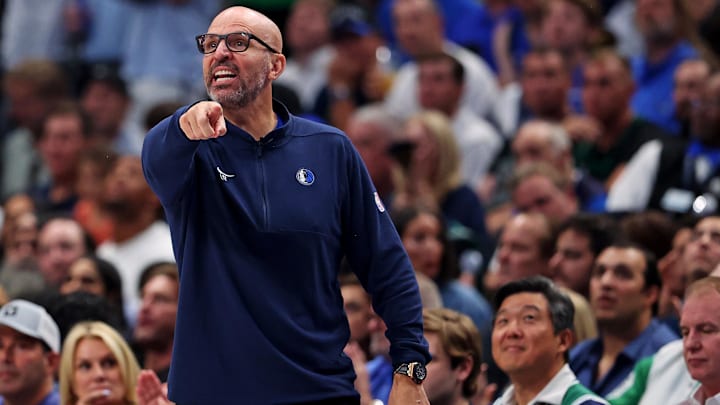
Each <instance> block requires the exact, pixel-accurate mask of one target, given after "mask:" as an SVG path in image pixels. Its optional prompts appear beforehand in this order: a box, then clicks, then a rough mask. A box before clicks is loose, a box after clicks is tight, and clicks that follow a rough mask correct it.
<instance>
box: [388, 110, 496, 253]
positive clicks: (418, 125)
mask: <svg viewBox="0 0 720 405" xmlns="http://www.w3.org/2000/svg"><path fill="white" fill-rule="evenodd" d="M402 139H403V140H404V142H405V143H406V144H408V145H409V146H410V149H411V151H412V152H411V153H410V155H409V159H407V160H406V161H405V162H403V161H400V162H399V163H400V164H401V165H402V166H404V169H405V170H404V175H403V176H402V179H400V180H399V181H398V187H397V190H396V194H395V197H394V200H393V205H392V210H393V211H394V210H396V209H402V208H407V207H412V206H421V207H425V208H429V209H432V210H435V211H437V212H440V213H442V215H443V217H444V219H445V220H446V221H447V222H448V224H449V225H450V226H451V228H452V226H453V224H460V225H462V226H464V227H465V228H467V229H470V230H471V231H472V232H473V234H474V237H475V238H474V240H475V241H476V242H477V243H478V244H479V247H480V249H481V250H482V253H484V254H486V255H489V253H490V251H491V243H490V237H489V235H488V234H487V229H486V227H485V209H484V207H483V205H482V203H481V202H480V199H479V198H478V196H477V194H475V192H474V191H473V190H472V189H471V188H470V187H469V186H468V185H466V184H465V183H463V180H462V175H461V172H460V151H459V149H458V145H457V142H456V141H455V135H454V134H453V129H452V125H451V123H450V120H449V119H448V118H447V116H446V115H445V114H443V113H441V112H439V111H422V112H420V113H418V114H416V115H414V116H412V117H411V118H410V119H408V120H407V121H406V122H405V125H404V127H403V135H402ZM403 163H404V164H403ZM453 229H454V228H453Z"/></svg>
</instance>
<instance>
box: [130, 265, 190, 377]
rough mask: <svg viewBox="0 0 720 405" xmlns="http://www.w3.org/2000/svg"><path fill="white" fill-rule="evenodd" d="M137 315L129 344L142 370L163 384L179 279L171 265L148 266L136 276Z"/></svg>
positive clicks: (171, 344)
mask: <svg viewBox="0 0 720 405" xmlns="http://www.w3.org/2000/svg"><path fill="white" fill-rule="evenodd" d="M139 287H140V288H139V291H140V299H141V301H142V304H141V305H140V312H139V313H138V316H137V324H136V325H135V330H134V331H133V337H132V341H133V344H134V347H135V348H136V352H135V353H136V354H137V355H138V356H137V358H138V361H139V362H140V364H141V365H142V368H143V369H146V370H153V371H155V373H156V374H157V375H158V378H159V379H160V381H162V382H165V381H167V377H168V373H169V371H170V360H171V358H172V349H173V341H174V337H175V318H176V315H177V310H178V295H179V292H178V288H179V275H178V271H177V265H176V264H175V263H168V262H161V263H155V264H152V265H150V266H148V267H147V268H146V269H145V270H143V272H142V274H141V275H140V285H139Z"/></svg>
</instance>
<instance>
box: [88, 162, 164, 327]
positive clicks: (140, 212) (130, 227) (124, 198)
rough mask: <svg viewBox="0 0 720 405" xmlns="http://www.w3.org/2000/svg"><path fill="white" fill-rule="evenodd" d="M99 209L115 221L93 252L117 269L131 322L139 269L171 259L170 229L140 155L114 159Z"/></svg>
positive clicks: (137, 304) (137, 305)
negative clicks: (146, 178) (103, 240)
mask: <svg viewBox="0 0 720 405" xmlns="http://www.w3.org/2000/svg"><path fill="white" fill-rule="evenodd" d="M103 209H104V210H106V212H108V215H110V217H111V218H112V220H113V222H114V224H115V225H114V229H113V235H112V237H111V238H110V239H108V240H107V241H105V242H104V243H103V244H102V245H100V246H98V249H97V255H98V257H100V258H103V259H105V260H107V261H109V262H110V263H112V264H114V265H115V267H117V269H118V271H119V272H120V278H121V279H122V281H123V294H124V297H123V301H124V304H125V315H126V317H127V319H128V320H129V321H130V325H134V324H135V318H136V316H137V313H138V308H139V306H140V298H139V296H138V292H137V285H138V280H139V279H140V273H141V272H142V270H143V269H144V268H145V267H146V266H148V265H150V264H152V263H155V262H158V261H170V262H174V261H175V257H174V255H173V250H172V242H171V240H170V229H169V228H168V225H167V223H165V222H164V221H163V220H162V219H160V215H159V214H160V201H159V200H158V198H157V197H156V196H155V194H154V193H153V192H152V190H151V189H150V186H149V185H148V184H147V181H146V180H145V177H144V175H143V172H142V165H141V162H140V157H138V156H122V157H120V158H119V159H118V160H117V162H116V163H115V165H114V166H113V168H112V170H111V171H110V173H109V174H108V176H107V178H106V179H105V192H104V196H103Z"/></svg>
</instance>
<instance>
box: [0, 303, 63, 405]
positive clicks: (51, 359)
mask: <svg viewBox="0 0 720 405" xmlns="http://www.w3.org/2000/svg"><path fill="white" fill-rule="evenodd" d="M59 363H60V330H59V329H58V326H57V324H56V323H55V321H54V320H53V318H52V317H51V316H50V314H48V313H47V311H46V310H45V309H44V308H43V307H41V306H39V305H37V304H34V303H32V302H29V301H25V300H13V301H10V302H8V303H7V304H5V305H3V306H2V308H1V309H0V364H2V368H3V374H4V375H3V378H2V379H0V402H2V403H3V404H4V405H60V403H61V402H60V395H59V394H58V391H57V388H56V387H55V384H54V380H55V373H56V372H57V370H58V365H59Z"/></svg>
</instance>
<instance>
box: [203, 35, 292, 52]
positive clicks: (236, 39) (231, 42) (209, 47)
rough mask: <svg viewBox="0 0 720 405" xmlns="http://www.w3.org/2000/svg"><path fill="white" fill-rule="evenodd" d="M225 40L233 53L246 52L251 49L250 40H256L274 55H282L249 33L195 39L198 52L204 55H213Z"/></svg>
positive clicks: (204, 36) (205, 36)
mask: <svg viewBox="0 0 720 405" xmlns="http://www.w3.org/2000/svg"><path fill="white" fill-rule="evenodd" d="M223 39H224V40H225V45H226V46H227V47H228V49H229V50H231V51H232V52H245V51H246V50H247V49H248V47H250V40H251V39H254V40H256V41H258V42H259V43H260V45H262V46H264V47H265V48H267V49H268V50H269V51H270V52H272V53H280V52H278V51H276V50H275V48H273V47H272V46H270V45H268V44H266V43H265V41H263V40H262V39H260V38H258V37H256V36H255V35H253V34H251V33H249V32H231V33H229V34H225V35H220V34H202V35H198V36H196V37H195V41H197V47H198V51H200V52H201V53H203V54H206V55H207V54H209V53H213V52H215V51H216V50H217V48H218V46H220V42H221V41H222V40H223Z"/></svg>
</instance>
